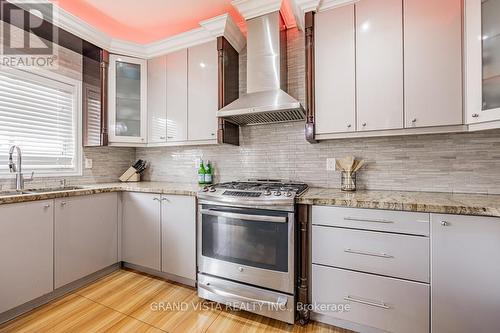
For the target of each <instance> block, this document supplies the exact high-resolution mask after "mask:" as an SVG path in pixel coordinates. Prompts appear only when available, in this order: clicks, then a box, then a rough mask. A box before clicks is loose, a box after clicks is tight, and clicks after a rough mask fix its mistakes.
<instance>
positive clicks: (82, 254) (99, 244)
mask: <svg viewBox="0 0 500 333" xmlns="http://www.w3.org/2000/svg"><path fill="white" fill-rule="evenodd" d="M117 207H118V195H117V193H103V194H97V195H88V196H78V197H71V198H60V199H56V200H55V226H54V231H55V235H54V237H55V243H54V244H55V250H54V259H55V263H54V265H55V266H54V272H55V277H54V282H55V288H59V287H61V286H64V285H66V284H68V283H70V282H73V281H76V280H78V279H80V278H83V277H85V276H87V275H89V274H92V273H95V272H97V271H99V270H101V269H103V268H106V267H108V266H110V265H112V264H115V263H117V262H118V209H117Z"/></svg>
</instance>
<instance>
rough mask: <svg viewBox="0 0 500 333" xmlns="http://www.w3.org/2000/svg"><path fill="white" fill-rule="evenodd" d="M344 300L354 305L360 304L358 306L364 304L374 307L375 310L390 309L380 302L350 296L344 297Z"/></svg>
mask: <svg viewBox="0 0 500 333" xmlns="http://www.w3.org/2000/svg"><path fill="white" fill-rule="evenodd" d="M344 300H346V301H348V302H354V303H360V304H365V305H369V306H375V307H377V308H382V309H390V307H389V306H388V305H387V304H385V303H384V302H382V301H373V300H369V299H364V298H359V297H354V296H350V295H347V296H346V297H344Z"/></svg>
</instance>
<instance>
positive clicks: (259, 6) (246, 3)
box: [231, 0, 281, 20]
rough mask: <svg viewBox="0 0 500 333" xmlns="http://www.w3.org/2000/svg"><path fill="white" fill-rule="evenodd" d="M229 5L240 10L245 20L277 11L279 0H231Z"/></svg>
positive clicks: (279, 5) (279, 4) (279, 6)
mask: <svg viewBox="0 0 500 333" xmlns="http://www.w3.org/2000/svg"><path fill="white" fill-rule="evenodd" d="M231 5H233V7H235V8H236V9H237V10H238V11H239V12H240V14H241V16H243V17H244V18H245V20H250V19H252V18H254V17H258V16H262V15H265V14H269V13H272V12H277V11H279V10H280V8H281V0H233V1H231Z"/></svg>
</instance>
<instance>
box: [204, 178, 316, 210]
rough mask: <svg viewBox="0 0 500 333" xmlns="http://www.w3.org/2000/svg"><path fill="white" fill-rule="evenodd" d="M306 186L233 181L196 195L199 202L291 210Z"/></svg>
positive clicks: (274, 181)
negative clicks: (206, 201)
mask: <svg viewBox="0 0 500 333" xmlns="http://www.w3.org/2000/svg"><path fill="white" fill-rule="evenodd" d="M307 187H308V186H307V184H304V183H294V182H287V181H280V180H272V179H265V180H263V179H257V180H248V181H234V182H226V183H219V184H215V185H211V186H205V187H204V188H203V189H201V190H200V192H199V193H198V198H199V199H200V200H208V201H212V202H218V203H224V204H228V205H237V206H245V207H259V208H264V209H266V207H268V206H273V207H274V206H280V207H283V208H285V209H286V210H289V209H291V207H293V205H294V203H295V198H296V197H297V196H299V195H301V194H302V193H304V191H305V190H307Z"/></svg>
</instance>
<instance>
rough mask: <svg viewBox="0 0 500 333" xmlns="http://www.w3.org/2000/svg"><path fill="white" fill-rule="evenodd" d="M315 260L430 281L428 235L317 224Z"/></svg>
mask: <svg viewBox="0 0 500 333" xmlns="http://www.w3.org/2000/svg"><path fill="white" fill-rule="evenodd" d="M312 262H313V263H314V264H321V265H328V266H335V267H341V268H348V269H354V270H357V271H363V272H370V273H376V274H381V275H387V276H394V277H399V278H403V279H409V280H415V281H421V282H429V238H427V237H422V236H409V235H397V234H389V233H382V232H373V231H363V230H352V229H343V228H332V227H324V226H316V225H315V226H313V227H312Z"/></svg>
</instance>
